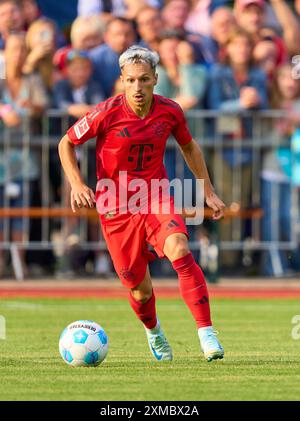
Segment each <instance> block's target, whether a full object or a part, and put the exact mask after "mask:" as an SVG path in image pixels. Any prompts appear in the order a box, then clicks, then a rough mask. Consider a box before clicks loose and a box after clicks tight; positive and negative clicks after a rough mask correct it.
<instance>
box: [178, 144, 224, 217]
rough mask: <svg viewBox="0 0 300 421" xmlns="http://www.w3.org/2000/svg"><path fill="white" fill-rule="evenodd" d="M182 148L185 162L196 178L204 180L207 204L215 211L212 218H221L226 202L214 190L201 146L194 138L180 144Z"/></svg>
mask: <svg viewBox="0 0 300 421" xmlns="http://www.w3.org/2000/svg"><path fill="white" fill-rule="evenodd" d="M180 148H181V152H182V154H183V157H184V159H185V162H186V163H187V165H188V167H189V168H190V170H191V171H192V173H193V174H194V176H195V178H196V179H200V180H204V197H205V201H206V204H207V206H208V207H210V208H211V209H212V210H213V211H214V213H213V217H212V218H213V219H215V220H217V219H221V218H222V217H223V216H224V208H225V204H224V203H223V202H222V200H221V199H219V197H218V196H217V195H216V193H215V191H214V188H213V186H212V184H211V181H210V178H209V174H208V171H207V167H206V163H205V160H204V157H203V154H202V151H201V148H200V146H199V145H198V143H197V142H196V141H195V140H194V139H192V140H191V141H190V142H189V143H187V144H185V145H180Z"/></svg>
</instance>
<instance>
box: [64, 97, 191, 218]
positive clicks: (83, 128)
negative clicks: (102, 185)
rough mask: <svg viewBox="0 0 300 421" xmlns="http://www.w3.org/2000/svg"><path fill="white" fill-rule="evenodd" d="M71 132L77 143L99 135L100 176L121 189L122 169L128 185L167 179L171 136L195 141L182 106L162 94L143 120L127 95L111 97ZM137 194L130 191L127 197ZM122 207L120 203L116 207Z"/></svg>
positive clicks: (72, 138) (97, 160)
mask: <svg viewBox="0 0 300 421" xmlns="http://www.w3.org/2000/svg"><path fill="white" fill-rule="evenodd" d="M67 134H68V136H69V138H70V139H71V141H72V142H73V143H74V144H75V145H79V144H82V143H84V142H86V141H87V140H89V139H91V138H94V137H97V141H96V142H97V143H96V167H97V179H98V180H103V179H110V180H113V181H114V182H115V184H116V186H118V187H117V188H119V182H120V177H119V176H120V171H121V172H123V171H126V176H127V183H128V184H129V183H130V181H132V180H136V179H142V180H145V181H146V183H147V185H148V186H149V185H150V184H151V180H154V179H158V180H161V179H164V178H167V173H166V170H165V167H164V164H163V158H164V153H165V148H166V142H167V140H168V138H169V136H170V135H173V136H174V137H175V139H176V141H177V142H178V143H179V144H180V145H185V144H187V143H189V142H190V141H191V140H192V136H191V134H190V132H189V129H188V127H187V124H186V120H185V117H184V114H183V111H182V109H181V108H180V106H179V105H178V104H177V103H176V102H174V101H172V100H171V99H167V98H164V97H162V96H160V95H154V96H153V103H152V106H151V109H150V111H149V113H148V114H147V116H146V117H145V118H143V119H142V118H140V117H139V116H137V115H136V114H135V113H134V111H133V110H132V109H131V107H130V106H129V104H128V103H127V101H126V98H125V95H124V94H121V95H118V96H116V97H113V98H110V99H108V100H106V101H104V102H102V103H100V104H98V105H97V106H96V107H95V108H94V109H93V110H92V111H91V112H89V113H87V114H86V115H85V116H84V117H83V118H81V119H80V120H78V121H77V122H76V123H75V124H74V125H73V126H72V127H71V128H70V129H69V130H68V132H67ZM123 181H124V178H122V181H121V183H122V182H123ZM97 190H98V189H97ZM133 194H134V193H133V192H129V193H128V196H127V198H128V199H129V198H130V197H131V196H132V195H133ZM117 202H118V200H117ZM118 207H119V202H118V203H117V205H116V207H115V209H114V210H117V209H118ZM111 210H113V209H111Z"/></svg>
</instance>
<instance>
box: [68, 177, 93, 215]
mask: <svg viewBox="0 0 300 421" xmlns="http://www.w3.org/2000/svg"><path fill="white" fill-rule="evenodd" d="M94 203H95V195H94V192H93V190H91V189H90V188H89V187H88V186H87V185H85V184H84V183H79V182H78V183H73V184H72V185H71V208H72V211H73V212H76V210H77V208H78V209H81V208H93V207H94Z"/></svg>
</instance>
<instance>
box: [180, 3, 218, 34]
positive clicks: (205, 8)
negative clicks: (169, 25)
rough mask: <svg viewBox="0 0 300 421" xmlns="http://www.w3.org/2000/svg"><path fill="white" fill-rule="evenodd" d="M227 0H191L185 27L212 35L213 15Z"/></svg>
mask: <svg viewBox="0 0 300 421" xmlns="http://www.w3.org/2000/svg"><path fill="white" fill-rule="evenodd" d="M225 4H226V1H222V0H217V1H215V0H191V9H190V12H189V15H188V17H187V19H186V21H185V29H186V30H187V31H190V32H196V33H198V34H202V35H206V36H210V35H211V28H212V22H211V15H212V13H213V12H214V11H215V10H217V9H218V7H221V6H224V5H225Z"/></svg>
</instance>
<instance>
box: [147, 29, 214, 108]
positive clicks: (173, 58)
mask: <svg viewBox="0 0 300 421" xmlns="http://www.w3.org/2000/svg"><path fill="white" fill-rule="evenodd" d="M158 52H159V55H160V64H159V65H158V66H157V74H158V82H157V85H156V88H155V93H157V94H159V95H163V96H166V97H167V98H172V99H173V100H175V101H176V102H178V104H179V105H180V106H181V108H182V109H183V110H184V111H187V110H189V109H191V108H194V107H201V105H202V99H203V96H204V93H205V88H206V69H205V67H204V66H203V65H201V64H196V63H195V59H194V50H193V48H192V46H191V45H190V44H189V43H188V42H187V41H184V40H181V39H180V38H179V37H175V36H174V35H172V36H170V37H168V36H167V37H165V38H163V39H162V40H161V42H160V45H159V49H158Z"/></svg>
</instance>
